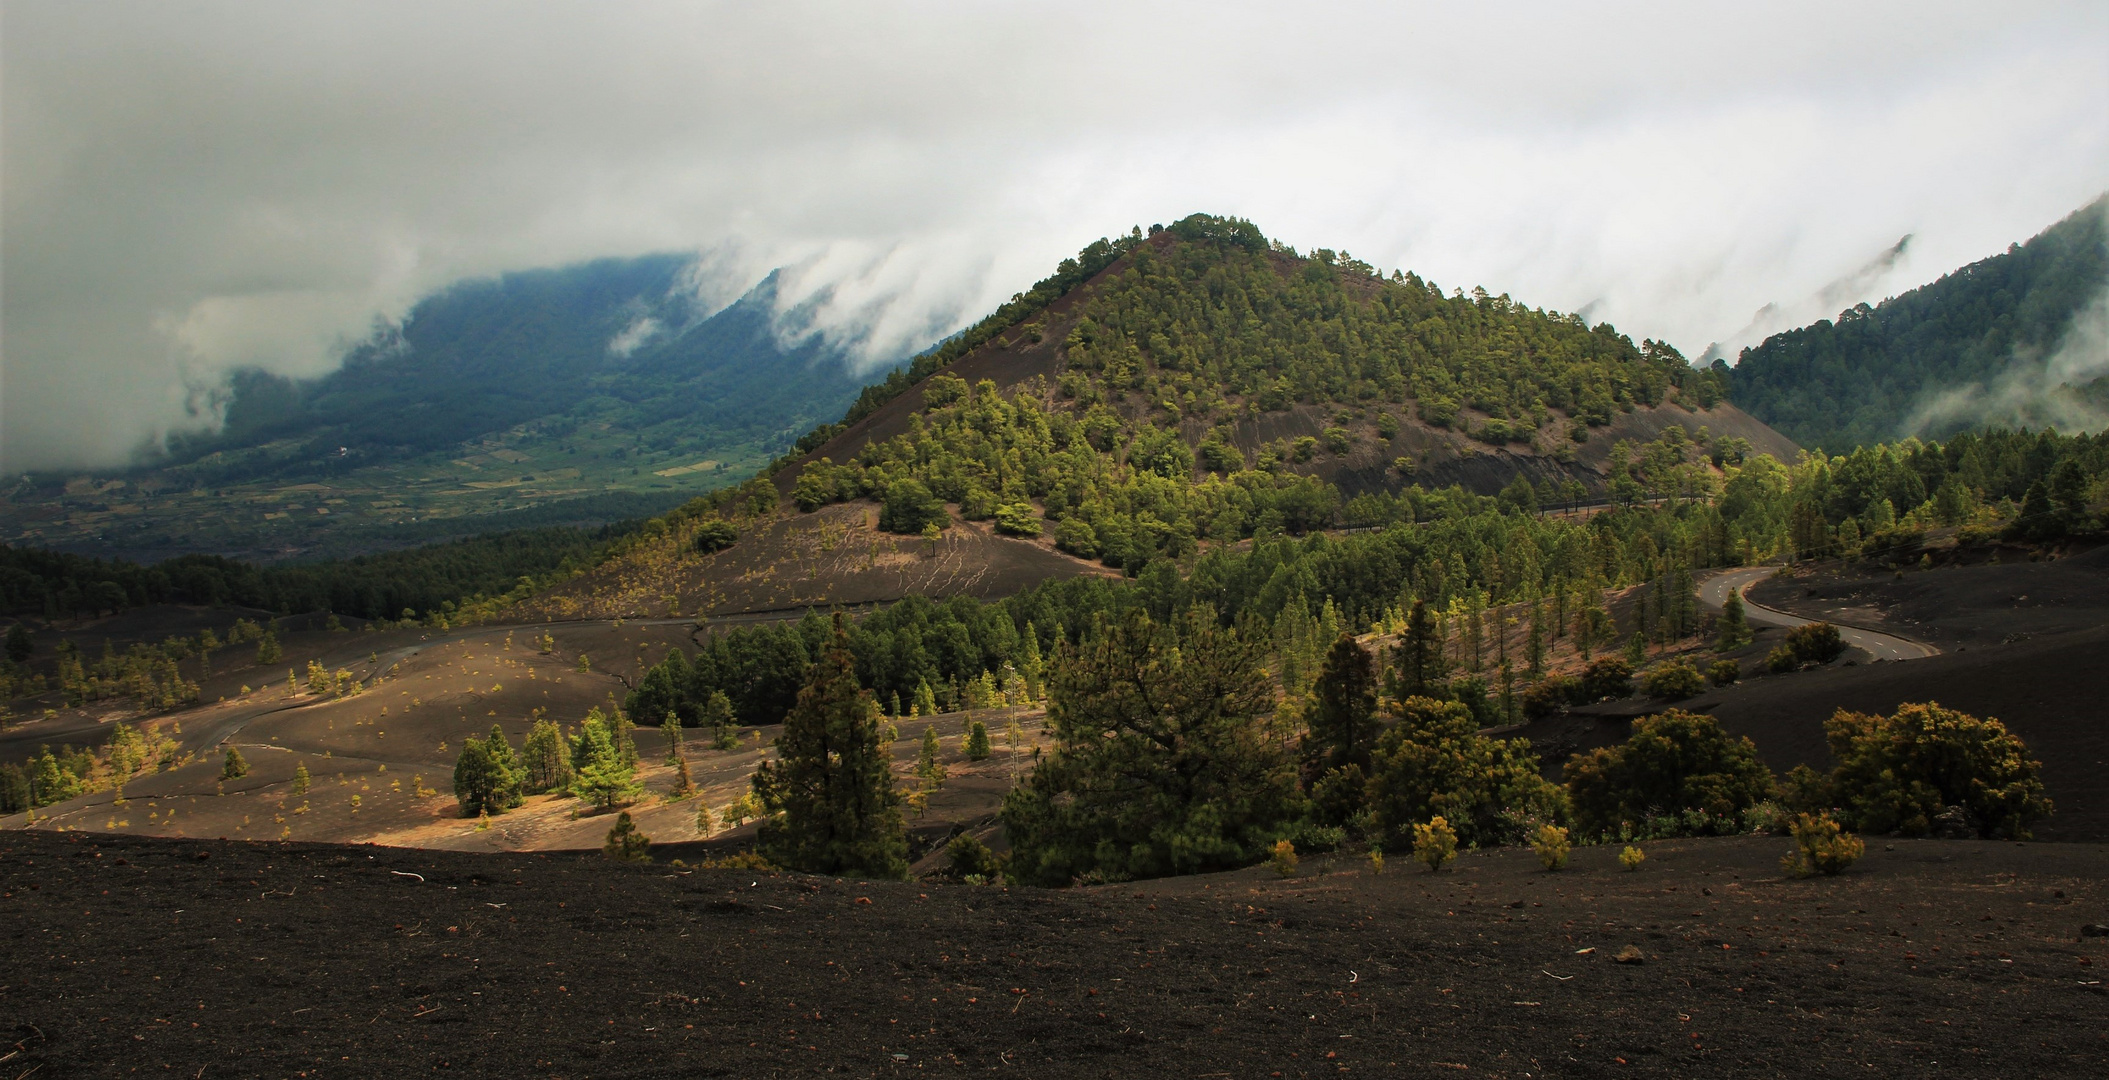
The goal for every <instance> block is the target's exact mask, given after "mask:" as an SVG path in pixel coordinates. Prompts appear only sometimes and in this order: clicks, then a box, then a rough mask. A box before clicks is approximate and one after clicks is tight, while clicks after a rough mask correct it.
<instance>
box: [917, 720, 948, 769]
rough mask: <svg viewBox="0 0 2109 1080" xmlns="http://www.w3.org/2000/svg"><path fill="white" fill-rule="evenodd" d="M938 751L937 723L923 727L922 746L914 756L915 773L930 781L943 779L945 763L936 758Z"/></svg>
mask: <svg viewBox="0 0 2109 1080" xmlns="http://www.w3.org/2000/svg"><path fill="white" fill-rule="evenodd" d="M938 751H939V743H938V736H937V725H936V724H931V725H930V726H928V727H926V728H924V729H923V747H922V750H921V751H920V752H918V753H917V754H916V757H915V775H917V776H920V777H922V778H923V779H925V780H929V781H932V782H942V781H943V780H944V778H945V763H944V762H943V761H940V760H938Z"/></svg>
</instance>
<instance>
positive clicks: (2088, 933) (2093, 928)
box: [2080, 923, 2109, 937]
mask: <svg viewBox="0 0 2109 1080" xmlns="http://www.w3.org/2000/svg"><path fill="white" fill-rule="evenodd" d="M2080 936H2081V937H2109V926H2103V925H2102V924H2101V923H2088V924H2087V925H2086V926H2082V927H2080Z"/></svg>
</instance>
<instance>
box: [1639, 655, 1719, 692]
mask: <svg viewBox="0 0 2109 1080" xmlns="http://www.w3.org/2000/svg"><path fill="white" fill-rule="evenodd" d="M1641 689H1642V690H1643V691H1645V692H1646V693H1647V695H1648V696H1649V697H1651V698H1660V699H1661V700H1664V701H1682V700H1684V699H1685V698H1688V697H1691V696H1692V695H1694V694H1696V693H1698V692H1699V691H1701V690H1704V689H1706V679H1705V678H1703V677H1702V676H1701V675H1700V674H1699V669H1698V668H1695V667H1693V666H1692V665H1691V664H1689V663H1687V662H1685V661H1683V660H1672V661H1670V662H1669V663H1666V664H1657V665H1655V667H1654V668H1653V669H1651V670H1649V672H1648V673H1647V675H1646V676H1645V677H1644V678H1642V679H1641Z"/></svg>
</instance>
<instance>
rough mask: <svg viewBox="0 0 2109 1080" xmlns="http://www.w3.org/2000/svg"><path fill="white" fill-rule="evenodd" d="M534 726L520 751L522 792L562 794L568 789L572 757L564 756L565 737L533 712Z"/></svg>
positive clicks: (551, 723) (538, 711)
mask: <svg viewBox="0 0 2109 1080" xmlns="http://www.w3.org/2000/svg"><path fill="white" fill-rule="evenodd" d="M535 711H536V713H537V715H536V717H535V726H534V727H532V728H530V729H528V732H527V741H526V742H525V743H524V744H522V745H521V747H520V773H521V777H520V782H521V788H522V789H523V790H524V791H526V792H527V793H528V794H531V795H540V794H543V793H545V792H550V791H562V790H564V789H565V788H568V787H570V786H571V756H570V755H569V754H568V753H566V752H565V748H564V733H563V732H562V731H559V730H558V729H557V725H556V721H554V720H551V719H549V718H548V717H546V716H542V715H540V713H541V710H539V709H537V710H535Z"/></svg>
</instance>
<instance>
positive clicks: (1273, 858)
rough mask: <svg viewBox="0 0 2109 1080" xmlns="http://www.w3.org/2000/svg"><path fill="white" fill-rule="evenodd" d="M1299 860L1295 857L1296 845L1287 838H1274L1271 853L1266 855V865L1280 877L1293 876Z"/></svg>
mask: <svg viewBox="0 0 2109 1080" xmlns="http://www.w3.org/2000/svg"><path fill="white" fill-rule="evenodd" d="M1300 861H1302V860H1300V859H1298V858H1297V857H1296V845H1295V844H1292V843H1290V842H1289V841H1287V840H1276V841H1275V842H1274V852H1273V854H1271V855H1269V856H1268V857H1267V865H1269V866H1272V867H1273V868H1274V872H1275V873H1277V874H1279V875H1281V876H1282V877H1295V876H1296V864H1297V863H1298V862H1300Z"/></svg>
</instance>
